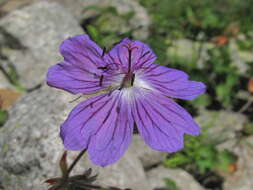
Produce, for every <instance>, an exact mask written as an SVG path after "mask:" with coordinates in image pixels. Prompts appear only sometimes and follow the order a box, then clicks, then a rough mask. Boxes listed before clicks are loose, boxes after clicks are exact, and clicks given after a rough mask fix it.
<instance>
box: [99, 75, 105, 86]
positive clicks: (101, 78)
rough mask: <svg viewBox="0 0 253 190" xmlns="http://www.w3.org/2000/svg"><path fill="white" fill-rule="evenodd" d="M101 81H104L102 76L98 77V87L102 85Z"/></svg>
mask: <svg viewBox="0 0 253 190" xmlns="http://www.w3.org/2000/svg"><path fill="white" fill-rule="evenodd" d="M103 79H104V75H101V76H100V79H99V86H102V84H103Z"/></svg>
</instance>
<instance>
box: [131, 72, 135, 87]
mask: <svg viewBox="0 0 253 190" xmlns="http://www.w3.org/2000/svg"><path fill="white" fill-rule="evenodd" d="M134 79H135V74H133V76H132V78H131V86H133V84H134Z"/></svg>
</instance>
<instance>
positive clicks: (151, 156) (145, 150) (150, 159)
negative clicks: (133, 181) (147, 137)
mask: <svg viewBox="0 0 253 190" xmlns="http://www.w3.org/2000/svg"><path fill="white" fill-rule="evenodd" d="M131 151H132V152H133V153H134V154H135V155H136V156H137V157H138V158H139V159H140V160H141V163H142V165H143V167H144V168H147V169H148V168H150V167H152V166H154V165H157V164H160V163H161V162H162V161H163V160H164V159H165V157H166V155H167V153H164V152H158V151H156V150H153V149H151V148H150V147H149V146H148V145H146V144H145V142H144V140H143V139H141V138H140V136H138V135H134V137H133V142H132V145H131Z"/></svg>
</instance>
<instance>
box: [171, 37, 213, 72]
mask: <svg viewBox="0 0 253 190" xmlns="http://www.w3.org/2000/svg"><path fill="white" fill-rule="evenodd" d="M212 48H214V45H213V44H211V43H203V42H202V43H201V42H194V41H192V40H188V39H179V40H174V41H172V42H171V46H170V47H169V48H168V50H167V55H168V56H169V57H170V58H171V59H173V58H180V59H182V60H185V61H186V63H189V61H192V62H196V64H197V67H198V68H200V69H201V68H203V67H204V64H205V62H206V61H207V60H209V58H210V56H209V55H208V50H210V49H212Z"/></svg>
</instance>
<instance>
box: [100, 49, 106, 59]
mask: <svg viewBox="0 0 253 190" xmlns="http://www.w3.org/2000/svg"><path fill="white" fill-rule="evenodd" d="M105 52H106V48H105V47H104V48H103V53H102V56H101V57H104V55H105Z"/></svg>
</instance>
